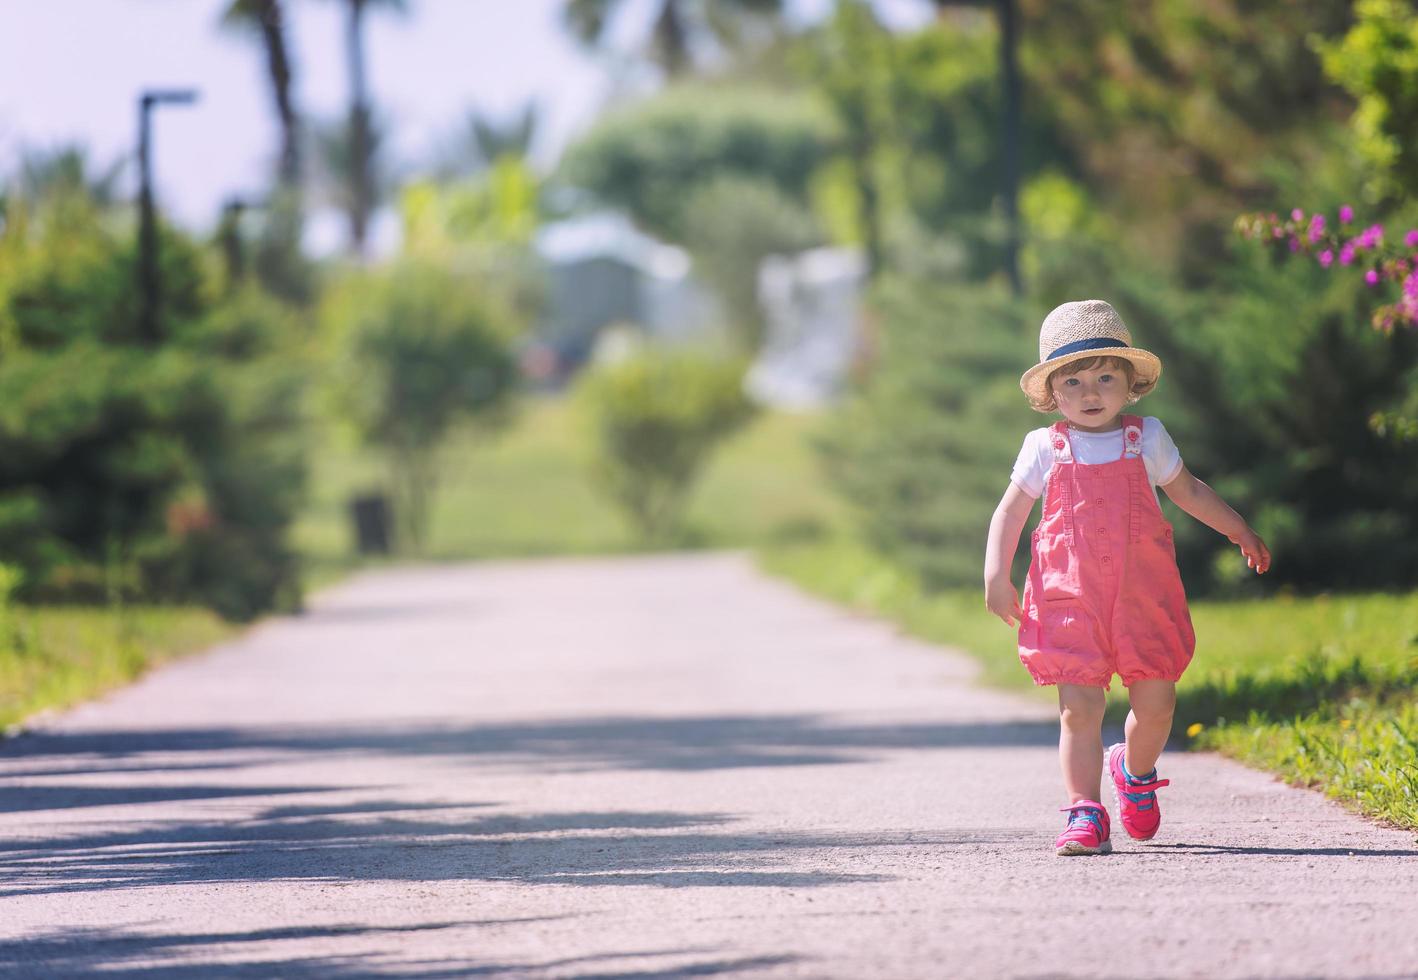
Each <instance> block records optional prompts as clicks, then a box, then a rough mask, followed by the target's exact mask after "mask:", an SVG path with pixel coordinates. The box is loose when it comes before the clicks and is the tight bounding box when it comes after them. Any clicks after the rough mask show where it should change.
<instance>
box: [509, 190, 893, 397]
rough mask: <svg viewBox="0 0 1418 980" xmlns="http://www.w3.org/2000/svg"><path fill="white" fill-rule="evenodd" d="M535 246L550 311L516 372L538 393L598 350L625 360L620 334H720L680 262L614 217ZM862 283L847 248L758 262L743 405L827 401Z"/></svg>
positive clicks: (860, 268) (719, 314) (669, 341)
mask: <svg viewBox="0 0 1418 980" xmlns="http://www.w3.org/2000/svg"><path fill="white" fill-rule="evenodd" d="M536 247H537V251H538V253H539V254H540V255H541V257H542V260H543V261H544V262H545V263H546V266H547V270H548V279H549V288H548V297H547V306H546V312H545V314H544V316H543V319H542V322H541V323H540V324H539V325H538V327H537V329H536V331H535V335H534V338H533V340H532V341H531V342H530V343H529V345H528V346H527V348H526V349H525V350H524V352H523V358H522V364H523V370H524V372H525V373H526V374H527V375H528V376H529V377H530V378H532V379H534V380H537V381H540V382H541V383H543V384H545V385H547V386H550V387H555V386H559V385H560V384H562V383H564V382H565V381H566V380H567V379H568V378H569V377H570V376H571V375H572V374H574V373H575V372H576V371H577V369H579V368H580V367H581V366H582V365H584V364H585V363H586V362H587V361H588V360H589V359H591V358H592V356H593V354H594V353H595V352H596V351H597V348H598V345H599V346H601V347H604V348H605V349H606V350H607V351H611V350H615V351H621V352H624V351H625V350H626V349H628V348H627V344H629V343H631V337H633V336H634V334H629V335H628V334H627V329H629V330H631V331H634V332H635V333H638V334H639V335H640V336H642V337H643V338H644V339H645V341H646V342H648V343H657V344H666V345H674V344H681V343H687V342H692V341H695V340H703V339H706V338H709V337H713V336H717V335H718V334H719V332H721V331H723V330H724V329H725V327H726V319H725V317H724V313H723V307H722V305H721V304H720V303H719V301H718V299H717V297H715V296H714V295H713V294H712V293H711V292H710V291H709V289H708V288H707V287H706V286H704V285H703V284H702V283H700V282H699V281H698V280H697V279H695V278H694V276H693V275H692V274H691V270H690V259H689V256H688V254H686V253H685V252H684V250H683V249H679V248H675V247H674V246H672V245H666V244H664V243H663V242H658V241H656V240H655V239H653V238H650V237H648V236H647V235H644V234H642V233H641V232H639V231H637V230H636V229H635V228H634V227H633V226H632V225H631V223H630V221H629V220H628V219H626V218H625V217H623V216H621V215H617V214H612V213H600V214H595V215H591V216H588V217H585V218H579V219H576V220H571V221H564V222H558V223H556V224H552V225H548V226H546V227H545V228H543V229H542V231H541V233H540V234H539V235H538V238H537V243H536ZM865 284H866V262H865V260H864V258H863V257H862V254H861V252H860V251H858V250H856V249H842V248H818V249H812V250H809V251H806V252H801V253H798V254H796V255H785V256H770V257H769V258H767V259H765V260H764V262H763V264H762V265H761V266H760V268H759V278H758V293H759V302H760V304H761V306H762V308H763V312H764V319H765V322H766V332H765V335H764V342H763V348H762V350H761V351H760V352H759V355H758V357H757V358H756V359H755V360H754V362H753V365H752V366H751V368H750V370H749V373H748V376H747V378H746V379H745V387H746V388H747V390H748V393H749V395H751V396H752V397H753V398H754V399H755V400H756V401H758V402H760V403H761V404H764V405H772V406H775V407H782V408H815V407H819V406H822V405H826V404H829V403H831V402H832V401H834V400H835V399H836V398H837V397H838V396H839V395H840V393H841V391H842V389H843V387H844V386H845V384H846V379H847V375H848V373H849V371H850V369H851V366H852V363H853V361H854V360H855V358H856V357H857V356H858V353H859V350H860V330H859V321H860V316H861V294H862V290H863V289H864V288H865ZM609 328H616V329H614V330H611V329H609Z"/></svg>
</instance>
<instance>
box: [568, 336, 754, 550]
mask: <svg viewBox="0 0 1418 980" xmlns="http://www.w3.org/2000/svg"><path fill="white" fill-rule="evenodd" d="M579 397H580V398H581V399H582V400H583V403H584V405H585V411H586V413H587V417H588V419H589V421H590V423H591V425H592V427H593V430H594V432H595V439H596V447H597V456H596V459H595V463H594V475H595V477H596V479H597V480H598V482H599V483H600V485H601V486H602V487H603V488H604V489H605V491H606V493H607V494H608V495H609V496H610V498H611V499H612V500H613V501H614V502H615V503H616V504H617V505H618V506H619V507H620V508H621V509H622V510H623V511H624V513H625V515H626V516H627V517H628V518H629V519H630V521H631V523H632V524H633V525H634V526H635V527H636V528H637V530H638V531H639V532H640V533H641V535H642V536H643V538H644V539H645V540H646V541H647V542H651V543H661V542H664V541H667V540H668V539H670V538H671V537H672V536H673V535H674V534H675V533H676V532H678V531H679V530H680V529H681V521H682V518H683V514H684V508H685V504H686V501H687V497H688V494H689V490H690V488H691V487H692V486H693V484H694V481H695V479H696V478H697V477H698V475H699V473H700V471H701V470H702V469H703V468H704V465H705V463H706V462H708V459H709V456H710V453H711V452H712V451H713V450H714V448H715V447H716V446H717V445H718V444H719V443H720V442H721V441H722V440H723V439H724V438H725V437H727V436H728V435H730V434H732V433H733V432H735V431H737V430H738V429H740V428H741V427H742V426H743V425H744V424H745V423H747V422H748V421H749V419H751V418H752V417H753V411H754V409H753V406H752V404H751V403H750V402H749V400H748V398H747V396H746V395H745V394H744V391H743V367H742V365H739V364H734V363H728V362H719V361H711V360H706V359H704V358H702V357H700V356H696V355H689V354H654V353H648V354H641V355H636V356H632V357H630V358H628V359H626V360H623V361H621V362H620V363H617V364H611V365H608V366H603V367H600V368H596V369H593V370H591V371H589V372H587V374H586V375H584V377H583V379H582V381H581V386H580V391H579Z"/></svg>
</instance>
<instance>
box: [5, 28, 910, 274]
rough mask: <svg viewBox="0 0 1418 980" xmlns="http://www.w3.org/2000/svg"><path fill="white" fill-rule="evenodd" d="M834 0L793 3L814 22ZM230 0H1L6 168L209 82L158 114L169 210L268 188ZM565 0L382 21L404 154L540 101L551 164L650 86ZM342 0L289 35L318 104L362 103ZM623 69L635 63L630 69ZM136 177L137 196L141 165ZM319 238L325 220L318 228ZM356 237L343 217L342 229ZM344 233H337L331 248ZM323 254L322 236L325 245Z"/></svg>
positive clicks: (207, 210) (264, 98) (94, 154)
mask: <svg viewBox="0 0 1418 980" xmlns="http://www.w3.org/2000/svg"><path fill="white" fill-rule="evenodd" d="M832 2H833V0H788V4H787V5H788V8H789V12H790V16H792V17H793V18H794V19H795V20H796V21H798V22H800V23H806V22H811V21H813V20H816V19H819V18H821V17H822V16H825V15H826V14H827V13H828V12H829V11H830V9H831V6H832ZM229 3H230V0H0V25H3V27H4V33H5V35H6V39H5V40H6V43H5V45H4V52H3V55H0V174H6V173H9V172H11V171H12V170H13V169H14V166H15V162H16V160H17V159H18V155H19V151H20V149H21V148H23V147H30V148H50V147H55V146H59V145H62V144H68V143H80V144H83V145H84V146H86V147H88V149H89V155H90V160H91V161H92V162H93V163H95V164H97V165H98V166H99V167H102V166H103V165H105V164H109V163H112V162H113V161H116V160H118V159H119V158H120V157H122V156H123V155H125V154H128V153H131V152H132V148H133V146H134V144H135V140H136V135H135V134H136V130H137V109H136V101H137V96H138V93H139V92H140V91H142V90H143V89H145V88H156V87H174V88H196V89H198V90H199V91H200V98H199V101H198V102H197V103H196V104H195V105H192V106H173V107H164V108H162V109H160V110H159V111H158V112H157V113H156V114H155V116H154V129H155V132H154V146H155V153H154V161H153V167H154V182H155V184H156V186H157V188H158V194H159V202H160V205H161V206H162V207H163V209H164V211H165V213H167V214H168V215H169V216H171V217H172V218H173V219H174V220H176V221H177V222H178V223H179V224H182V225H184V226H186V227H188V228H191V229H204V228H210V227H211V226H212V225H213V224H214V223H215V221H216V219H217V217H218V214H219V212H220V210H221V206H222V203H223V201H225V200H226V199H227V198H229V197H231V196H234V195H237V196H247V197H252V196H256V195H257V193H258V192H259V191H260V189H261V188H262V187H264V186H265V185H266V184H267V182H268V177H269V174H270V172H271V161H272V159H273V157H274V154H275V152H276V147H277V143H278V139H279V133H278V130H277V128H276V123H275V118H274V113H273V111H272V110H271V108H270V94H269V88H268V86H267V82H266V76H265V72H264V69H263V57H264V56H263V54H262V51H261V47H260V44H259V42H258V41H257V39H256V38H254V37H250V36H247V35H244V34H241V33H233V32H231V31H229V30H224V29H222V28H221V27H220V26H219V21H220V15H221V12H222V11H223V10H224V9H225V8H226V7H227V6H228V5H229ZM654 3H655V0H624V4H623V7H624V9H623V11H622V13H621V14H620V16H618V18H617V19H616V20H615V21H614V22H613V23H612V25H611V31H612V36H613V37H612V41H613V46H615V47H616V48H618V49H619V50H621V51H624V52H628V51H630V50H631V49H633V47H634V45H635V43H636V41H637V39H638V38H640V37H641V36H642V35H643V31H644V29H645V26H646V25H647V23H648V20H649V17H650V16H651V15H652V14H653V9H654V7H653V5H654ZM875 3H876V6H877V8H878V10H879V12H880V14H881V16H882V17H883V19H884V20H886V21H887V22H888V23H890V24H892V25H893V26H897V27H909V26H913V25H916V24H920V23H923V22H924V21H925V20H927V19H928V18H929V16H930V9H931V8H930V4H929V3H927V2H925V0H875ZM564 5H565V0H408V6H409V8H410V13H409V14H408V15H407V16H403V17H400V16H396V15H390V14H387V13H384V12H380V11H377V10H376V11H371V12H370V13H369V14H367V15H366V16H367V32H366V51H367V58H368V63H369V69H368V70H369V76H370V77H369V81H370V87H371V90H372V93H373V98H374V100H375V103H376V106H377V107H378V108H379V109H380V110H382V111H383V112H386V113H387V114H388V115H389V116H390V117H391V118H393V119H394V120H395V121H396V129H395V131H394V132H393V134H392V140H393V151H394V156H395V158H396V159H397V160H400V161H402V162H404V163H405V164H406V165H410V164H412V163H414V162H415V161H418V160H426V159H428V158H429V156H430V154H431V153H432V151H433V150H434V149H435V148H436V147H437V146H439V145H440V144H441V143H442V142H444V141H446V139H447V138H448V136H449V134H450V133H451V132H452V131H453V130H454V129H455V128H456V127H457V126H458V125H459V122H460V120H462V119H464V118H465V117H466V115H467V113H468V112H469V111H470V110H473V109H476V110H477V111H479V112H482V113H484V114H486V115H489V116H491V117H493V118H495V119H508V118H511V117H512V116H513V115H514V114H515V113H516V112H517V111H518V110H520V108H521V107H522V106H524V105H526V104H527V103H528V102H529V101H535V102H536V103H537V105H538V107H539V109H540V111H541V114H542V120H541V125H542V127H543V131H542V134H541V137H540V138H539V140H538V142H537V145H535V146H534V147H533V157H534V160H535V161H536V162H538V163H539V164H540V165H542V166H547V165H549V164H550V163H551V162H553V161H554V160H555V159H556V157H557V155H558V154H559V153H560V151H561V149H562V148H563V147H564V146H565V145H566V143H567V141H568V140H570V139H572V138H573V137H574V136H575V135H576V134H577V133H578V132H580V131H582V130H584V129H585V128H586V127H587V126H589V125H590V124H591V122H592V121H593V120H594V118H595V116H596V114H597V112H598V111H599V110H600V109H601V108H602V107H603V106H604V105H605V104H606V101H607V100H608V99H609V98H610V96H611V95H612V93H613V92H615V91H617V90H618V89H623V88H625V87H626V86H630V87H634V86H635V85H636V84H645V83H646V80H645V79H643V78H637V77H636V76H635V75H633V74H631V75H627V74H626V71H625V68H624V67H623V66H624V64H625V59H624V58H621V59H615V58H613V57H607V56H604V55H593V54H591V53H589V52H587V51H585V49H583V48H582V47H580V46H579V45H578V44H577V43H576V42H575V41H574V39H573V38H571V37H570V36H569V35H568V34H567V32H566V31H565V29H564V28H563V27H562V23H561V10H562V8H563V7H564ZM343 7H344V5H343V4H342V3H338V2H335V0H295V2H292V3H290V4H289V9H290V20H291V23H290V24H289V33H290V43H291V46H292V49H293V50H292V55H293V60H294V61H295V83H294V87H295V97H296V100H297V106H298V108H299V109H300V111H302V112H303V113H305V114H306V115H309V116H312V117H314V118H318V119H336V118H339V117H341V116H342V115H343V114H344V112H345V111H346V100H347V96H348V79H347V73H346V67H345V62H344V46H343V30H344V17H343ZM617 65H620V66H622V67H619V68H618V67H617ZM124 177H125V180H124V183H123V184H122V187H123V189H124V191H125V193H133V192H134V189H135V187H136V167H129V168H128V169H127V170H126V171H125V174H124ZM316 233H317V235H318V234H320V232H319V229H318V228H317V230H316ZM339 233H340V232H339V231H338V230H337V229H335V228H333V227H331V228H329V229H328V234H330V235H332V236H333V235H338V234H339ZM331 244H333V242H332V243H331ZM317 247H318V243H317Z"/></svg>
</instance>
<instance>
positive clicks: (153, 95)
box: [138, 89, 197, 344]
mask: <svg viewBox="0 0 1418 980" xmlns="http://www.w3.org/2000/svg"><path fill="white" fill-rule="evenodd" d="M196 101H197V92H196V90H195V89H160V90H150V91H146V92H144V93H143V94H142V95H141V96H140V97H139V99H138V173H139V179H140V184H139V188H138V299H139V304H140V305H139V307H138V335H139V337H140V339H141V340H142V341H143V343H145V344H156V343H157V342H158V341H159V340H160V339H161V338H160V337H159V336H158V297H159V294H160V292H161V285H162V284H161V282H160V280H159V273H158V222H157V215H156V213H155V211H154V208H153V173H152V169H153V168H152V123H151V122H150V120H149V116H150V114H151V113H152V110H153V106H156V105H190V104H191V103H193V102H196Z"/></svg>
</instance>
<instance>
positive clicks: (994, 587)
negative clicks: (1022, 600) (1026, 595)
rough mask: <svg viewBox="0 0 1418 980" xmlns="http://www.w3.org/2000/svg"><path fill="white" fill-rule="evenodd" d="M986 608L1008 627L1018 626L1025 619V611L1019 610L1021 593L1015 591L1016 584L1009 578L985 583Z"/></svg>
mask: <svg viewBox="0 0 1418 980" xmlns="http://www.w3.org/2000/svg"><path fill="white" fill-rule="evenodd" d="M985 608H986V609H988V610H989V611H990V612H992V613H994V614H995V615H996V616H998V617H999V618H1000V619H1001V620H1003V621H1004V625H1006V626H1017V625H1018V624H1019V622H1020V621H1021V620H1023V619H1024V611H1023V610H1022V609H1020V608H1019V593H1018V592H1016V591H1014V584H1013V583H1012V582H1010V580H1009V579H1008V578H1007V577H1006V578H999V579H995V580H994V581H992V582H986V583H985Z"/></svg>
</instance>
